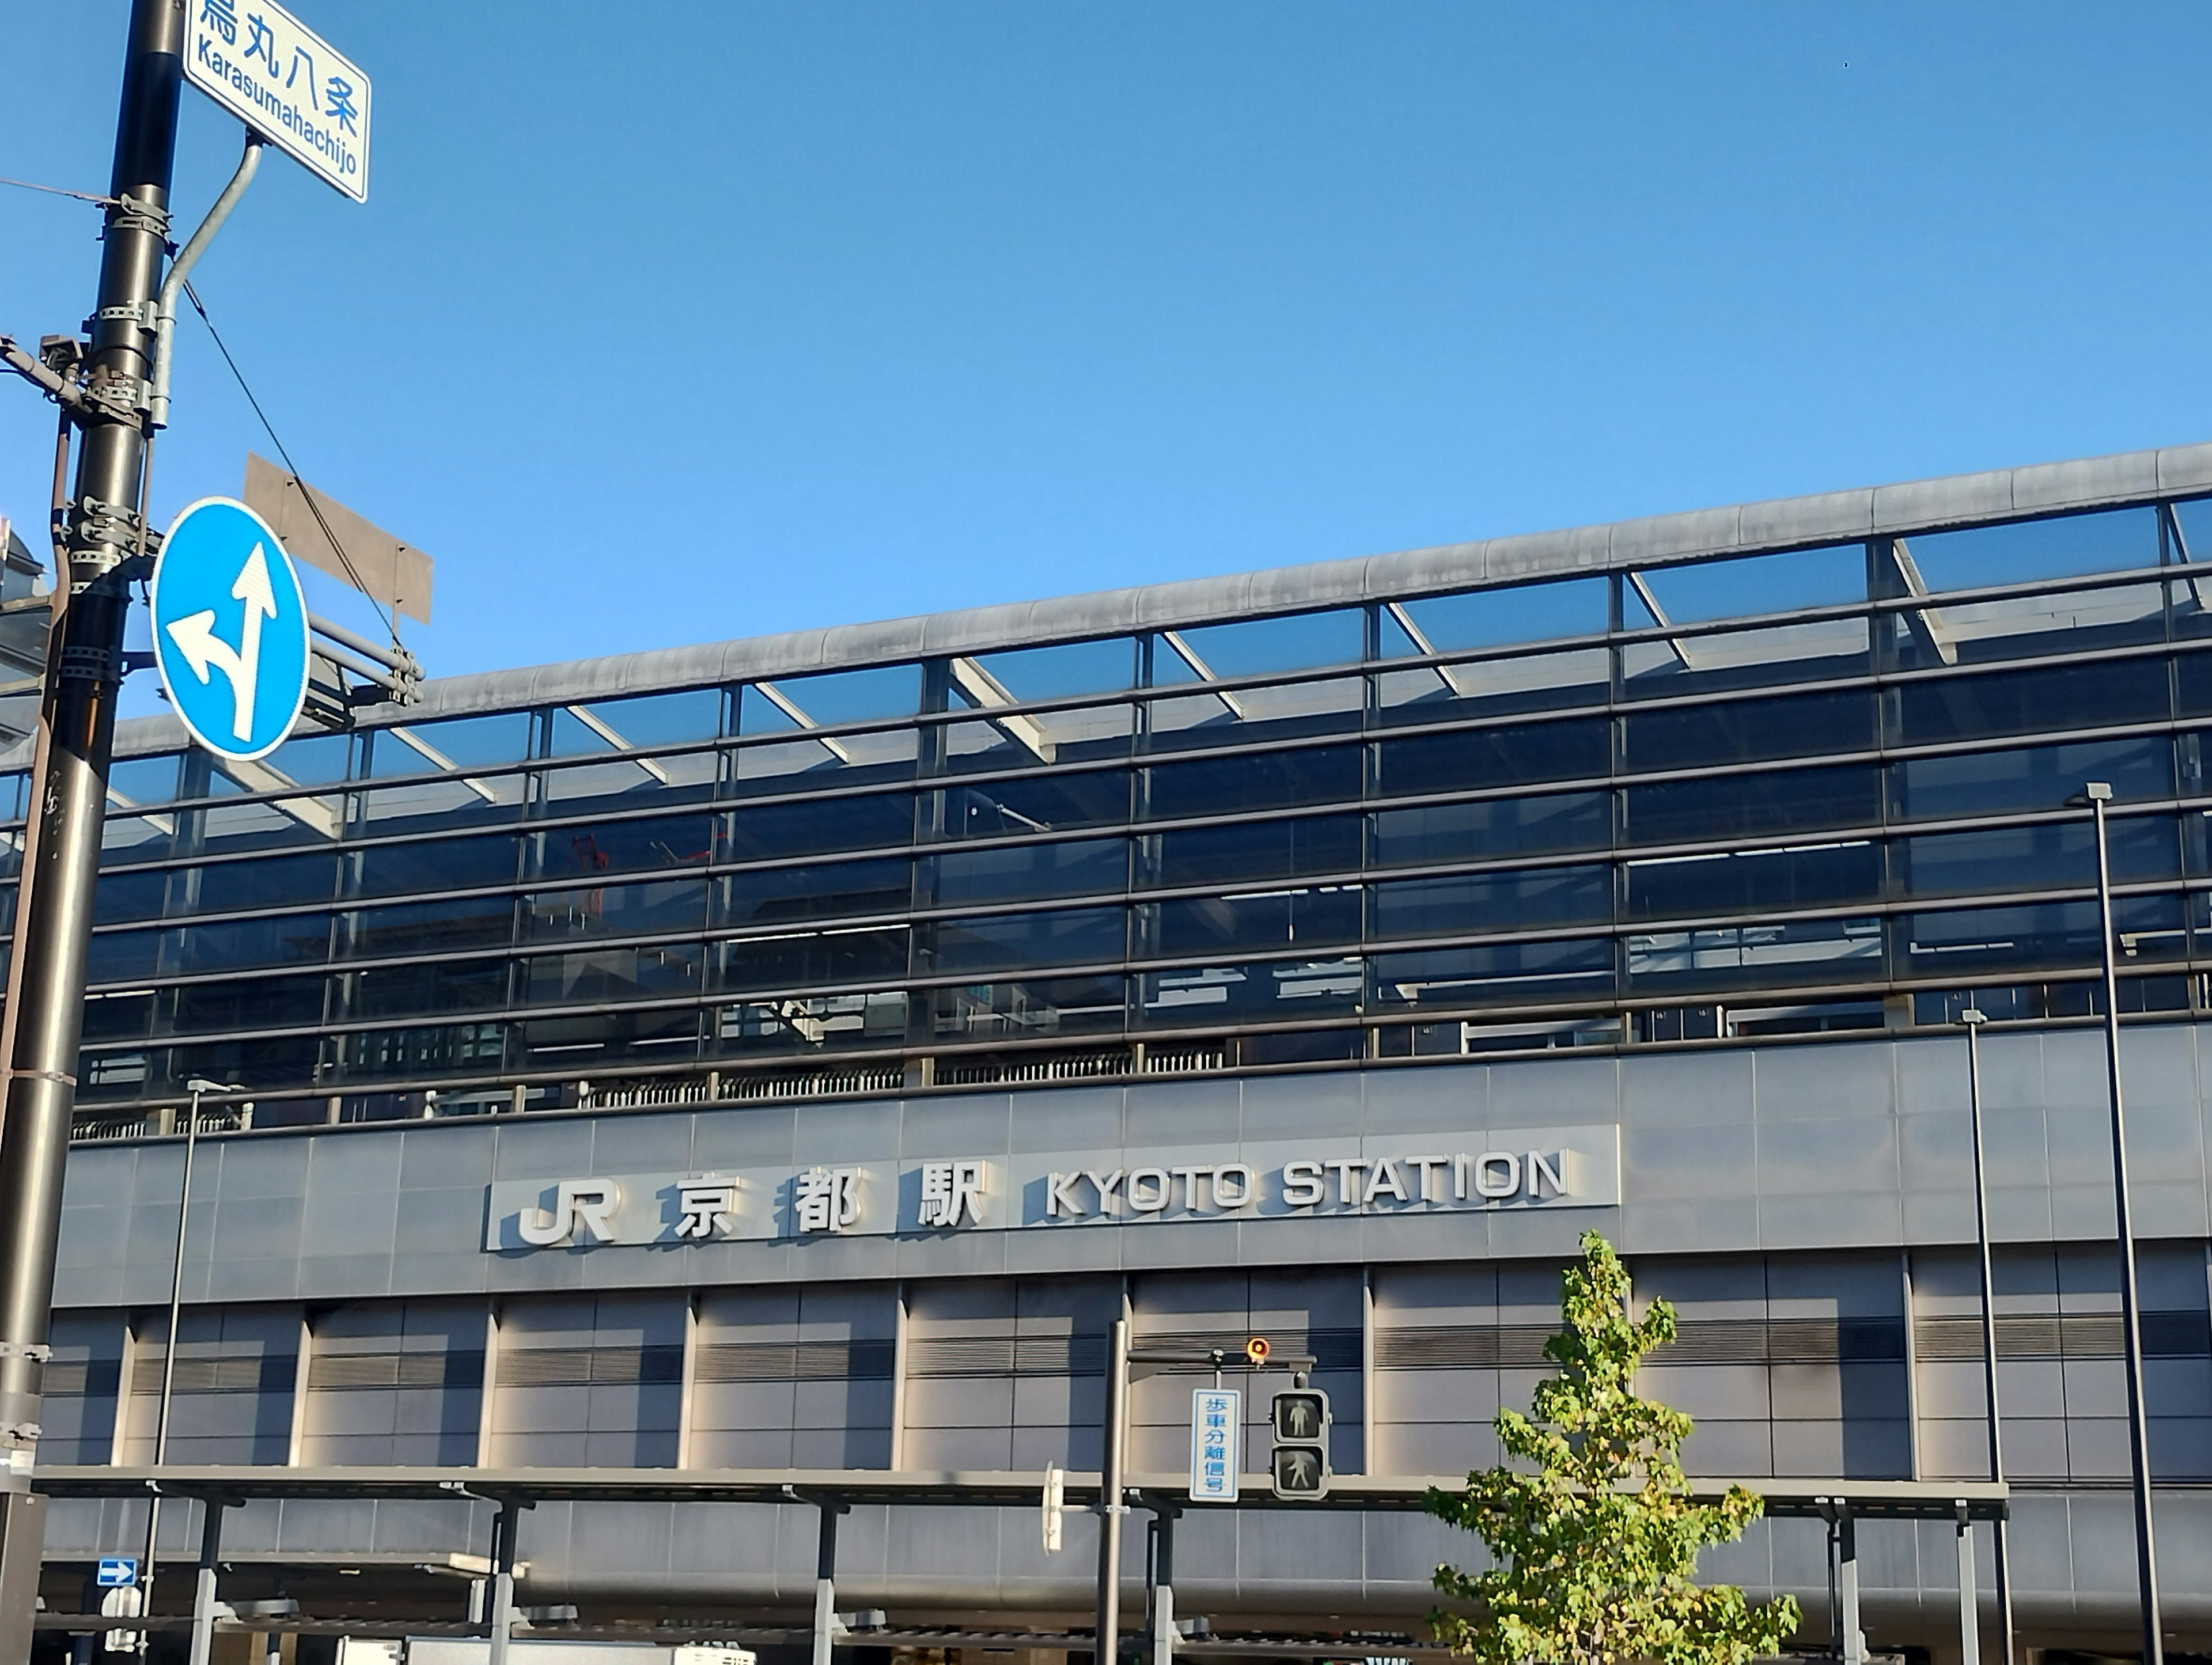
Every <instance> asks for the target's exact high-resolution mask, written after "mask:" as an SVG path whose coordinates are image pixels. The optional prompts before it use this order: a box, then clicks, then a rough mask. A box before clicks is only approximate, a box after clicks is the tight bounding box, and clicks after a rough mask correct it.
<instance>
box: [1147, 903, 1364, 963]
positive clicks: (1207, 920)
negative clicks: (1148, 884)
mask: <svg viewBox="0 0 2212 1665" xmlns="http://www.w3.org/2000/svg"><path fill="white" fill-rule="evenodd" d="M1359 899H1360V890H1359V886H1358V885H1357V884H1329V885H1323V886H1320V887H1318V888H1315V889H1309V890H1247V891H1244V892H1242V893H1241V894H1237V895H1233V896H1186V897H1183V898H1181V899H1179V900H1177V901H1174V902H1146V904H1145V905H1144V906H1143V907H1141V908H1139V909H1138V910H1137V933H1138V934H1137V940H1138V945H1139V946H1138V950H1137V951H1138V952H1139V953H1140V954H1144V955H1148V956H1149V955H1160V956H1164V957H1173V958H1176V959H1182V958H1188V957H1191V956H1193V955H1198V954H1264V953H1267V952H1268V951H1271V950H1274V949H1288V950H1292V951H1295V950H1297V949H1301V948H1307V949H1310V948H1334V947H1336V946H1339V945H1342V944H1346V943H1356V942H1358V940H1359Z"/></svg>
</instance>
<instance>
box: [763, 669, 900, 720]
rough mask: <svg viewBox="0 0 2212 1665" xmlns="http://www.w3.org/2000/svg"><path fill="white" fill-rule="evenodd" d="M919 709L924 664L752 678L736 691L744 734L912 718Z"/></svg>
mask: <svg viewBox="0 0 2212 1665" xmlns="http://www.w3.org/2000/svg"><path fill="white" fill-rule="evenodd" d="M920 709H921V666H920V665H876V666H872V667H871V668H869V669H867V670H864V671H829V672H827V673H823V674H817V675H814V676H807V677H778V678H775V680H774V681H771V682H758V683H749V684H746V686H745V688H744V691H743V692H742V694H740V696H738V732H739V733H740V734H788V733H799V732H804V731H805V730H808V729H814V728H835V727H836V726H838V725H839V724H841V723H865V722H870V721H872V720H875V719H877V718H879V717H911V716H913V715H914V714H915V713H916V712H917V711H919V710H920Z"/></svg>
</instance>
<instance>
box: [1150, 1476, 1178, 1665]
mask: <svg viewBox="0 0 2212 1665" xmlns="http://www.w3.org/2000/svg"><path fill="white" fill-rule="evenodd" d="M1175 1528H1176V1510H1175V1509H1174V1508H1172V1507H1171V1506H1168V1505H1162V1506H1161V1507H1160V1508H1159V1510H1158V1512H1157V1513H1156V1514H1155V1515H1154V1516H1153V1517H1152V1533H1153V1538H1152V1580H1153V1585H1154V1589H1153V1593H1152V1665H1175V1652H1176V1641H1177V1640H1178V1638H1177V1637H1176V1604H1175Z"/></svg>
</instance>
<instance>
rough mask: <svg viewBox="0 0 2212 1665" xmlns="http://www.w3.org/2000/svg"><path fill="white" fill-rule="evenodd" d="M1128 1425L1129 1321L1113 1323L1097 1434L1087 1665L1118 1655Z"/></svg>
mask: <svg viewBox="0 0 2212 1665" xmlns="http://www.w3.org/2000/svg"><path fill="white" fill-rule="evenodd" d="M1128 1421H1129V1321H1128V1320H1127V1319H1126V1318H1116V1319H1115V1321H1114V1344H1113V1348H1112V1351H1111V1352H1110V1354H1109V1357H1108V1358H1107V1361H1106V1417H1105V1421H1104V1423H1103V1425H1101V1427H1100V1429H1099V1431H1098V1432H1099V1451H1098V1456H1099V1461H1098V1619H1097V1626H1098V1627H1097V1632H1096V1635H1097V1647H1096V1648H1095V1649H1094V1650H1093V1659H1092V1665H1115V1656H1116V1655H1118V1654H1119V1653H1120V1652H1121V1518H1122V1516H1125V1515H1127V1513H1128V1512H1129V1506H1128V1504H1126V1503H1124V1502H1123V1501H1122V1500H1121V1445H1122V1441H1123V1439H1124V1438H1125V1437H1126V1436H1127V1431H1128Z"/></svg>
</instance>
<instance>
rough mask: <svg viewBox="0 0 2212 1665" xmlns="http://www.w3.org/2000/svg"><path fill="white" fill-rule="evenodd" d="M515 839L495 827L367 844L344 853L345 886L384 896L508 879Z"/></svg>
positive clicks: (472, 887)
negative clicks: (481, 833)
mask: <svg viewBox="0 0 2212 1665" xmlns="http://www.w3.org/2000/svg"><path fill="white" fill-rule="evenodd" d="M519 842H520V841H519V840H518V839H516V838H515V837H514V836H513V835H512V834H509V833H495V834H493V835H492V836H489V837H488V838H451V839H440V840H438V841H436V842H421V843H413V844H372V845H368V846H367V847H365V848H362V849H358V850H355V851H353V852H352V853H351V854H349V856H348V857H347V858H346V860H347V863H348V865H349V867H350V868H351V870H352V884H351V885H350V886H349V889H350V891H351V893H352V894H353V895H355V896H404V895H408V894H410V893H411V892H415V891H439V890H475V889H477V888H478V887H479V886H483V885H490V884H513V882H514V879H515V860H516V847H517V845H518V843H519Z"/></svg>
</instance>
